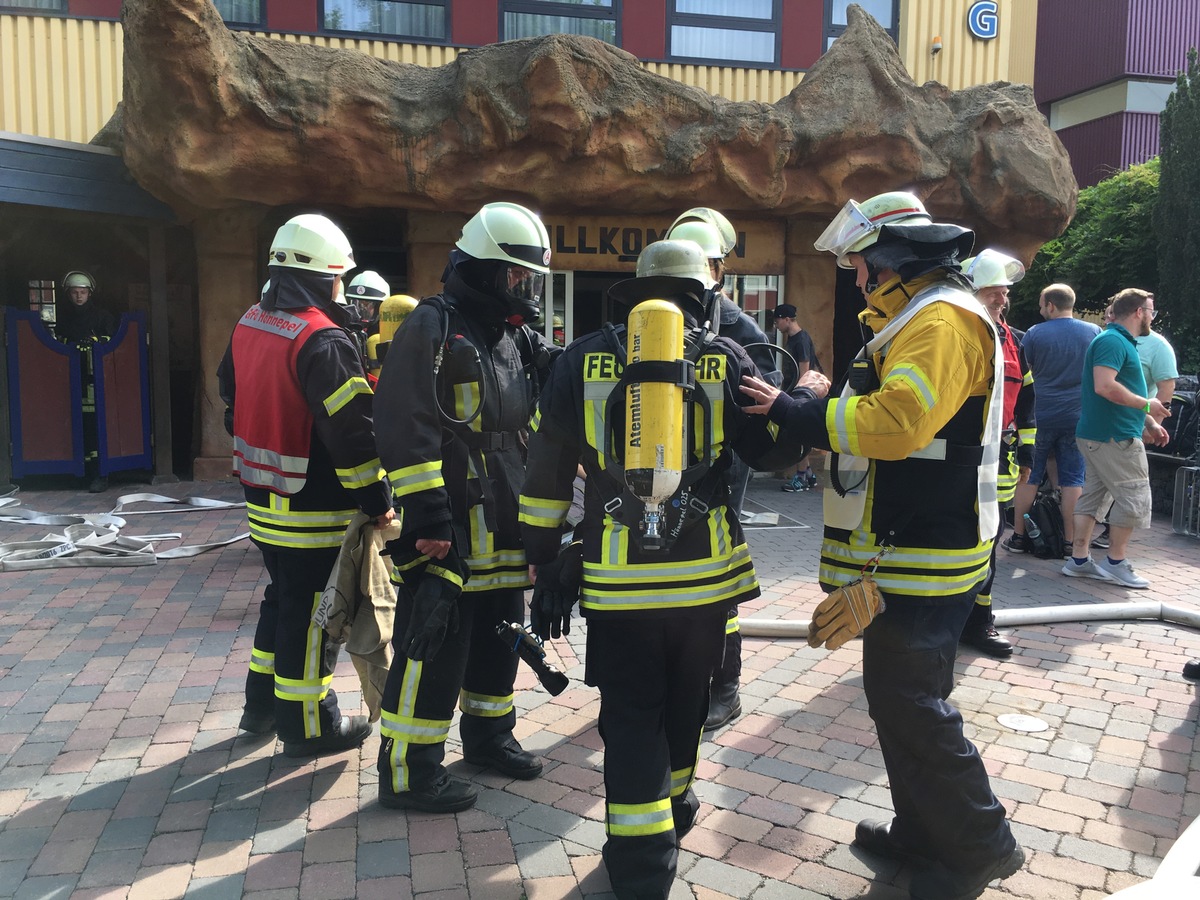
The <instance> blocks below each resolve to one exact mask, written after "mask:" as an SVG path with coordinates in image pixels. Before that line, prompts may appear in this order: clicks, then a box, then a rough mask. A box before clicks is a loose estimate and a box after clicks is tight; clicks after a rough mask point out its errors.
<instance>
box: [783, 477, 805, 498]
mask: <svg viewBox="0 0 1200 900" xmlns="http://www.w3.org/2000/svg"><path fill="white" fill-rule="evenodd" d="M779 489H780V490H781V491H787V492H788V493H789V494H798V493H800V492H801V491H807V490H808V483H807V482H805V480H804V478H803V476H801V474H800V473H799V472H797V473H796V474H795V475H793V476H792V477H791V478H789V479H788V480H787V481H785V482H784V483H783V486H782V487H780V488H779Z"/></svg>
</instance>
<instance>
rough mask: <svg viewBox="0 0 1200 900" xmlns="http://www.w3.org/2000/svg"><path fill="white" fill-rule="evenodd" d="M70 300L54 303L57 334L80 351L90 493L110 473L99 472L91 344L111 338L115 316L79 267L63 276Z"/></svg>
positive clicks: (105, 482)
mask: <svg viewBox="0 0 1200 900" xmlns="http://www.w3.org/2000/svg"><path fill="white" fill-rule="evenodd" d="M62 288H63V293H65V294H66V295H67V302H65V303H61V302H60V303H57V304H55V306H56V310H55V323H54V336H55V337H56V338H58V340H60V341H62V343H64V344H72V345H74V346H75V347H76V349H78V351H79V353H80V362H79V371H80V386H81V388H82V390H83V396H82V409H83V448H84V449H83V465H84V473H85V475H84V482H85V483H86V484H87V489H88V493H91V494H98V493H100V492H101V491H104V490H106V489H107V488H108V477H107V476H105V475H101V474H100V423H99V421H98V420H97V418H96V373H95V365H94V360H93V357H92V346H93V344H95V343H97V342H99V341H107V340H109V339H111V338H112V336H113V334H114V332H116V330H117V320H116V318H115V317H114V316H113V315H112V314H111V313H110V312H108V311H107V310H106V309H104V307H102V306H101V305H100V304H99V303H98V302H97V301H96V281H95V279H94V278H92V276H91V275H90V274H89V273H87V272H83V271H80V270H78V269H77V270H74V271H71V272H68V273H67V274H66V275H64V276H63V279H62Z"/></svg>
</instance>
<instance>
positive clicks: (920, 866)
mask: <svg viewBox="0 0 1200 900" xmlns="http://www.w3.org/2000/svg"><path fill="white" fill-rule="evenodd" d="M973 242H974V235H973V233H972V232H970V231H968V230H967V229H965V228H961V227H959V226H957V225H949V224H937V223H934V222H932V220H931V219H930V217H929V215H928V213H927V212H926V211H925V207H924V205H923V204H922V203H921V201H920V200H918V199H917V197H915V196H914V195H912V194H910V193H907V192H901V191H895V192H889V193H886V194H880V195H878V196H876V197H872V198H871V199H870V200H867V201H865V202H863V203H861V204H859V203H857V202H855V201H853V200H851V201H849V202H848V203H847V204H846V206H845V207H844V208H843V209H842V211H841V212H840V213H839V214H838V216H837V217H836V218H835V219H834V221H833V222H832V223H831V224H830V226H829V227H828V228H827V229H826V230H825V232H824V233H823V234H822V235H821V237H820V238H818V240H817V242H816V244H815V246H816V248H817V249H818V250H829V251H831V252H832V253H834V255H835V256H836V257H837V261H838V264H839V265H840V266H842V267H843V268H848V269H853V270H854V271H855V273H856V276H857V283H858V286H859V288H860V290H862V292H863V296H864V297H865V298H866V302H867V309H866V310H865V311H864V312H863V313H862V314H861V320H862V322H863V323H864V324H865V325H866V326H868V327H869V328H870V330H871V331H872V332H873V333H874V337H873V338H872V339H871V341H870V342H869V343H868V344H867V346H866V347H865V348H864V350H863V351H862V352H861V353H860V355H859V357H858V359H856V360H855V361H854V363H853V364H852V366H851V367H850V374H849V378H848V381H847V384H846V386H845V387H844V388H843V390H842V393H841V396H839V397H836V398H831V399H829V400H827V401H826V402H822V403H813V402H809V403H796V402H794V401H793V400H792V399H791V398H789V397H788V396H787V395H786V394H779V392H778V391H777V389H775V388H773V387H771V386H770V385H768V384H766V383H765V382H762V381H748V382H747V384H746V386H745V390H746V391H747V392H748V393H749V394H750V395H751V396H752V397H753V398H754V399H755V401H756V404H755V406H753V407H751V409H753V410H754V411H756V412H762V413H765V414H766V415H767V416H768V418H769V419H770V420H771V421H774V422H776V423H777V424H779V425H780V426H781V427H786V428H789V429H796V430H798V431H799V433H800V434H801V435H802V436H803V437H804V438H805V439H806V440H810V441H812V442H813V443H815V444H817V445H818V446H821V447H824V448H825V449H827V450H831V451H833V454H834V455H833V457H832V458H831V460H830V487H831V488H832V489H826V490H825V491H824V492H823V500H824V506H825V535H824V541H823V544H822V548H821V565H820V576H819V577H820V581H821V585H822V587H823V588H824V589H825V590H827V591H831V592H832V593H831V595H830V597H829V598H827V600H826V601H823V603H822V605H821V606H824V607H825V609H824V611H823V616H824V617H822V609H821V606H819V607H818V614H817V615H814V623H813V629H817V626H818V625H819V626H820V628H819V629H817V630H815V631H814V630H810V634H809V641H810V643H820V642H823V641H824V640H825V637H824V635H826V634H829V633H830V631H831V629H833V628H834V627H836V624H837V621H838V620H840V621H841V623H842V624H848V623H849V617H851V616H854V614H857V615H858V616H861V617H862V619H856V621H862V620H866V621H869V625H867V627H866V631H865V632H864V633H863V690H864V693H865V694H866V699H867V707H868V711H869V714H870V716H871V718H872V720H874V722H875V726H876V729H877V732H878V737H879V748H880V751H881V752H882V754H883V759H884V764H885V766H886V767H887V773H888V781H889V786H890V789H891V794H892V804H893V807H894V809H895V816H894V817H893V818H892V820H891V821H890V822H887V821H875V820H869V819H868V820H864V821H862V822H860V823H859V824H858V827H857V829H856V831H855V838H854V841H855V843H856V844H858V845H859V846H860V847H862V848H863V849H864V850H866V851H867V852H869V853H873V854H877V855H882V856H888V857H893V858H896V859H902V860H915V861H916V863H915V865H916V868H915V870H914V872H913V876H912V881H911V886H910V891H911V894H912V896H913V897H914V898H922V900H947V898H972V897H977V896H978V895H979V894H980V893H982V892H983V890H984V888H985V887H986V886H987V884H988V883H989V882H990V881H992V880H993V879H997V878H1006V877H1008V876H1009V875H1012V874H1013V873H1014V872H1016V871H1017V870H1019V869H1020V868H1021V866H1022V865H1023V863H1024V859H1025V857H1024V852H1023V851H1022V849H1021V847H1020V846H1019V845H1018V844H1017V842H1016V841H1015V840H1014V838H1013V835H1012V832H1011V830H1010V829H1009V826H1008V822H1007V821H1006V820H1005V811H1004V807H1003V806H1002V805H1001V804H1000V801H999V800H997V799H996V796H995V794H994V793H993V792H992V789H991V785H990V783H989V781H988V774H987V770H986V769H985V768H984V765H983V761H982V760H981V759H980V757H979V753H978V751H977V750H976V749H975V747H974V745H973V744H971V742H970V741H968V740H967V738H966V737H965V736H964V734H963V724H962V717H961V716H960V715H959V713H958V711H957V710H955V709H954V708H953V707H952V706H950V704H949V703H947V698H948V697H949V695H950V691H951V688H952V687H953V678H954V658H955V651H956V649H957V645H958V638H959V635H960V634H962V630H963V624H964V623H965V622H966V620H967V616H968V615H969V614H970V612H971V607H972V605H973V604H974V602H975V595H976V594H977V593H978V592H979V586H980V584H981V583H982V582H983V580H984V579H985V578H986V577H987V572H988V559H989V556H990V553H991V545H992V542H993V540H994V538H995V535H996V531H997V525H998V518H999V507H998V505H997V502H996V474H997V468H998V464H999V443H1000V430H1001V427H1000V426H1001V408H1002V401H1001V395H1002V385H1003V367H1002V365H1001V357H1000V353H999V346H998V341H997V335H996V330H995V327H994V326H993V324H992V321H991V319H990V317H989V316H988V314H987V312H986V311H985V310H984V309H983V307H982V306H981V305H980V304H979V301H978V300H976V299H975V297H974V295H973V294H972V293H971V292H972V290H973V286H972V285H971V283H970V282H969V281H968V280H967V279H966V278H965V277H964V276H963V275H962V274H961V271H960V265H959V263H960V260H961V259H962V258H963V257H965V256H967V254H968V253H969V252H970V250H971V246H972V243H973ZM868 588H869V589H870V590H868ZM875 589H878V591H877V592H876V591H875ZM864 591H865V592H866V593H867V595H868V596H870V595H871V594H872V593H874V596H875V598H876V599H878V598H879V597H880V595H881V597H882V600H883V602H884V608H883V609H882V611H880V608H879V606H878V604H877V603H872V604H871V605H870V607H869V608H868V607H867V606H865V605H864V604H862V603H861V600H862V597H863V596H864ZM827 604H828V605H827ZM875 613H877V617H876V618H874V620H873V621H871V620H870V616H871V615H872V614H875ZM827 625H828V627H827ZM857 631H861V627H858V628H855V629H854V631H853V633H857ZM838 643H840V641H839V642H838ZM829 644H830V645H831V646H836V644H835V641H834V640H833V639H832V638H831V639H829Z"/></svg>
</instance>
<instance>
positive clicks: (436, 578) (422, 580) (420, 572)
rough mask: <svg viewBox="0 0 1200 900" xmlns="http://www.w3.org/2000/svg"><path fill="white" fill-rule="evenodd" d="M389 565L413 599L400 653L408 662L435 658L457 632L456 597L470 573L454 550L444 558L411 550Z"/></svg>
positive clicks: (394, 558)
mask: <svg viewBox="0 0 1200 900" xmlns="http://www.w3.org/2000/svg"><path fill="white" fill-rule="evenodd" d="M392 562H393V563H394V564H395V566H396V574H397V575H399V576H400V578H401V580H402V581H403V582H404V586H405V587H406V588H408V592H409V594H410V595H411V596H412V614H411V615H410V616H409V619H408V630H407V631H405V632H404V637H403V638H401V639H400V644H399V650H400V651H401V652H402V653H404V655H405V656H407V657H408V658H409V659H413V660H417V661H419V662H428V661H429V660H431V659H433V658H434V657H435V656H437V652H438V650H440V649H441V648H442V641H444V640H445V639H446V635H447V634H454V633H456V632H457V631H458V597H459V595H460V594H461V593H462V589H463V585H464V584H466V583H467V580H468V579H469V578H470V577H471V570H470V569H469V568H467V564H466V563H464V562H463V561H462V559H461V558H460V557H459V555H458V554H457V553H455V552H454V549H453V548H451V550H450V552H449V553H447V554H446V556H445V558H444V559H430V558H429V557H428V556H425V555H424V554H421V553H417V551H416V550H412V551H411V552H410V553H408V554H404V555H402V556H396V555H393V557H392Z"/></svg>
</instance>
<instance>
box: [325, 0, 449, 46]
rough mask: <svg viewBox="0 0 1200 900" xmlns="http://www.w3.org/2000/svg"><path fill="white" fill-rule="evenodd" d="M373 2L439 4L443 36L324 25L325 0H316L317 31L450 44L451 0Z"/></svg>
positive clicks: (364, 38)
mask: <svg viewBox="0 0 1200 900" xmlns="http://www.w3.org/2000/svg"><path fill="white" fill-rule="evenodd" d="M374 2H375V3H403V2H407V3H412V4H416V5H420V6H440V7H441V8H442V25H443V26H444V27H443V32H444V35H443V37H440V38H437V37H429V36H428V35H423V34H397V33H395V32H391V31H356V30H354V29H345V28H326V27H325V0H317V33H318V34H327V35H334V36H336V37H344V38H353V39H355V40H360V41H361V40H371V41H395V42H396V43H404V44H433V45H436V46H448V45H449V44H450V36H451V35H450V30H451V21H450V2H451V0H374Z"/></svg>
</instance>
